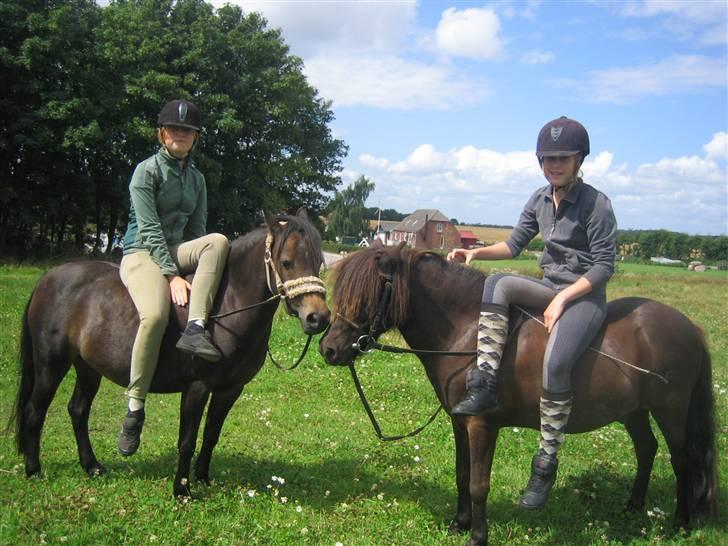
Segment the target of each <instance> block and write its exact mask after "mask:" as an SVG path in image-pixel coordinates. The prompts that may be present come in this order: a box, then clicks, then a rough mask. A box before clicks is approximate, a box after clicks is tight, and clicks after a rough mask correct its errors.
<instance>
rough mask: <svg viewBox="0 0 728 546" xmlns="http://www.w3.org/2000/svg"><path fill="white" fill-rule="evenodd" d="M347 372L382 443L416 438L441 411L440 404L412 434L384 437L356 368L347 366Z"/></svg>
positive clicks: (351, 365) (350, 365) (352, 365)
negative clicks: (349, 373)
mask: <svg viewBox="0 0 728 546" xmlns="http://www.w3.org/2000/svg"><path fill="white" fill-rule="evenodd" d="M349 371H350V372H351V378H352V379H353V380H354V386H355V387H356V392H357V393H358V394H359V399H360V400H361V403H362V406H364V411H366V412H367V416H369V420H370V421H371V423H372V427H374V432H375V433H376V435H377V438H379V439H380V440H382V441H384V442H391V441H395V440H402V439H404V438H410V437H412V436H416V435H417V434H419V433H420V432H422V431H423V430H425V427H426V426H427V425H429V424H430V423H432V422H433V421H434V420H435V417H437V415H438V414H439V413H440V412H441V411H442V404H440V407H438V408H437V410H435V413H433V414H432V415H431V416H430V418H429V419H428V420H427V422H425V424H424V425H420V426H419V427H417V428H416V429H415V430H413V431H412V432H408V433H407V434H400V435H397V436H385V435H384V434H383V433H382V427H380V426H379V422H378V421H377V418H376V417H375V416H374V412H373V411H372V408H371V406H370V405H369V401H368V400H367V397H366V395H365V394H364V389H363V388H362V386H361V382H360V381H359V376H358V375H357V374H356V368H355V367H354V364H349Z"/></svg>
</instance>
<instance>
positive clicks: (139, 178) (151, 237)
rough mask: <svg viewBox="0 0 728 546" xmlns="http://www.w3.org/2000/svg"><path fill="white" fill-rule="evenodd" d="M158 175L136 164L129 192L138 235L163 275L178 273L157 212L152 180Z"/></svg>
mask: <svg viewBox="0 0 728 546" xmlns="http://www.w3.org/2000/svg"><path fill="white" fill-rule="evenodd" d="M158 177H159V174H158V171H157V170H156V169H150V168H149V166H148V165H138V166H137V168H136V170H135V171H134V174H133V175H132V177H131V183H130V184H129V193H130V195H131V202H132V204H133V205H134V212H135V214H136V221H137V226H138V236H139V237H140V238H141V243H142V245H143V246H144V248H146V249H148V250H149V254H150V255H151V257H152V260H154V263H156V264H157V265H158V266H159V268H160V269H161V270H162V273H163V274H164V275H179V271H178V269H177V266H176V265H175V263H174V260H173V259H172V255H171V254H170V253H169V247H168V246H167V240H166V239H165V237H164V232H163V231H162V224H161V222H160V220H159V214H158V213H157V204H156V199H155V197H156V196H155V189H154V182H155V179H156V178H158Z"/></svg>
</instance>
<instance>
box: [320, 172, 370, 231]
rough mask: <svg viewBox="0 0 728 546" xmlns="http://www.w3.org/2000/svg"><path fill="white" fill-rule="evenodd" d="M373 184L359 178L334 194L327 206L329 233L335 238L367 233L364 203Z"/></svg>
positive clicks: (364, 178) (361, 177)
mask: <svg viewBox="0 0 728 546" xmlns="http://www.w3.org/2000/svg"><path fill="white" fill-rule="evenodd" d="M373 190H374V183H373V182H371V181H370V180H369V179H368V178H367V177H366V176H360V177H359V178H358V179H357V180H356V182H354V183H353V184H352V185H351V186H349V187H347V188H344V189H343V190H342V191H340V192H336V195H334V199H333V200H332V201H331V204H330V206H329V209H328V210H329V227H328V229H329V231H330V232H331V233H332V234H333V235H334V236H336V237H344V236H361V235H363V234H365V233H367V232H368V231H369V224H368V222H367V220H366V208H365V207H364V202H365V201H366V200H367V198H368V197H369V194H370V193H371V192H372V191H373Z"/></svg>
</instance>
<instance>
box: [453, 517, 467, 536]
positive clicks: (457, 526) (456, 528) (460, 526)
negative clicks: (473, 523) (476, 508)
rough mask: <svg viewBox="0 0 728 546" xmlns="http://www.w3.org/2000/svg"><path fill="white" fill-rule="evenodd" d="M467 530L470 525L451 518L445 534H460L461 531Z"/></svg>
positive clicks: (465, 531)
mask: <svg viewBox="0 0 728 546" xmlns="http://www.w3.org/2000/svg"><path fill="white" fill-rule="evenodd" d="M468 531H470V525H468V524H465V523H460V522H459V521H457V520H452V521H451V522H450V526H449V527H448V528H447V534H448V535H450V536H454V535H462V534H463V533H467V532H468Z"/></svg>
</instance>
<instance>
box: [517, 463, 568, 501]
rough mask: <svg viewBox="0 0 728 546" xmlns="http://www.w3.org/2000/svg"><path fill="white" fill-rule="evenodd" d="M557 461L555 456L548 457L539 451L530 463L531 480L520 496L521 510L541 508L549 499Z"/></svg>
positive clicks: (557, 464) (554, 479)
mask: <svg viewBox="0 0 728 546" xmlns="http://www.w3.org/2000/svg"><path fill="white" fill-rule="evenodd" d="M558 467H559V460H558V459H557V458H556V455H549V454H548V453H546V452H545V451H542V450H539V452H538V453H537V454H536V456H535V457H534V458H533V461H532V462H531V479H529V480H528V485H527V486H526V490H525V491H524V492H523V495H521V501H520V503H519V504H520V505H521V507H522V508H527V509H529V510H534V509H536V508H541V507H542V506H543V505H544V504H546V501H547V500H548V498H549V492H550V491H551V487H552V486H553V485H554V482H555V481H556V469H557V468H558Z"/></svg>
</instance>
